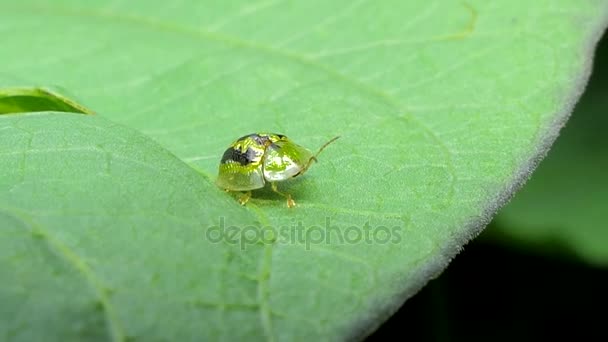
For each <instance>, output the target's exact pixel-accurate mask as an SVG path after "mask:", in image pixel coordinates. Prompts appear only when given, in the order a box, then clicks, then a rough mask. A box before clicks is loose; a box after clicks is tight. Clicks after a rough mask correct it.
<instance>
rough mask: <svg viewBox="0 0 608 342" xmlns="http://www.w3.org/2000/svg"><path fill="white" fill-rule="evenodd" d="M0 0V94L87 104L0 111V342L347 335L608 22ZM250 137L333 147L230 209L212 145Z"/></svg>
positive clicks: (355, 333)
mask: <svg viewBox="0 0 608 342" xmlns="http://www.w3.org/2000/svg"><path fill="white" fill-rule="evenodd" d="M1 6H2V7H1V8H2V10H1V11H0V23H2V24H0V30H2V31H6V32H3V33H4V34H3V38H4V40H3V44H4V45H3V46H4V47H5V49H3V53H2V56H1V57H0V58H1V59H0V62H1V64H0V65H2V66H3V69H2V72H1V73H0V86H1V87H32V86H39V85H44V86H52V85H59V86H61V87H62V89H68V90H69V92H70V93H71V94H74V96H75V98H78V99H79V103H82V104H83V105H85V106H86V107H87V108H92V109H93V110H94V111H95V112H96V113H98V114H99V115H98V116H95V117H91V116H80V115H73V114H60V113H55V114H44V115H43V114H18V115H3V116H0V123H1V126H0V132H2V135H0V139H2V142H1V143H0V148H1V150H0V170H1V171H2V174H3V177H2V178H1V180H0V208H2V213H3V215H2V216H0V219H1V220H2V221H0V223H1V224H2V227H7V228H6V229H4V230H3V231H2V234H3V235H2V237H1V238H0V241H2V242H0V243H1V244H3V246H2V247H3V248H2V251H3V252H2V254H0V264H1V265H2V268H1V269H2V271H1V272H7V274H6V275H4V274H3V275H2V278H1V279H9V281H8V282H5V283H3V285H2V286H1V287H0V296H2V298H1V299H2V303H8V305H3V308H2V309H1V310H2V311H0V314H1V315H2V316H1V317H0V324H2V325H3V326H0V331H2V332H4V334H8V336H6V337H7V339H14V340H30V337H32V339H36V338H38V339H40V338H41V336H43V337H44V339H45V340H61V341H64V340H70V339H82V338H83V337H84V338H90V339H101V340H105V339H113V340H126V339H134V340H144V341H149V340H163V339H164V340H201V339H204V340H209V339H213V340H215V339H225V340H233V339H251V340H300V339H305V338H306V339H310V338H313V339H314V338H317V339H318V338H322V339H328V340H343V339H351V338H354V339H358V338H362V337H363V336H365V335H366V334H368V333H369V332H370V331H372V330H373V329H374V328H375V327H377V326H378V325H379V324H381V323H382V322H383V320H384V319H386V317H387V316H388V315H390V314H391V313H392V312H393V311H394V310H396V309H397V308H398V307H399V306H400V305H401V304H402V303H403V301H404V300H405V299H407V298H408V297H410V296H412V295H413V294H414V293H415V292H416V291H418V289H420V287H422V286H423V285H424V284H425V283H426V282H427V281H428V280H429V279H430V278H431V277H433V276H436V275H437V274H438V273H439V272H441V270H442V269H443V268H444V267H445V266H446V265H447V263H448V262H449V260H450V259H451V258H452V257H454V256H455V255H456V253H457V252H458V251H459V250H460V249H461V248H462V246H463V244H464V243H466V241H468V240H469V239H470V238H471V237H473V236H474V235H476V234H477V233H478V232H479V231H480V230H481V229H482V228H483V226H485V224H486V223H487V222H488V221H489V219H490V218H491V216H492V215H493V213H494V212H495V211H496V210H497V208H498V207H500V206H501V205H502V204H503V203H504V201H505V200H506V199H507V198H508V197H509V196H510V195H511V194H512V193H513V191H514V190H515V189H516V188H517V187H518V185H519V184H520V183H521V182H522V181H523V179H524V178H526V176H527V175H528V174H529V172H530V171H531V170H532V169H533V168H534V166H535V165H536V162H537V161H538V159H539V158H540V156H542V155H543V153H544V151H545V150H546V149H547V148H548V147H549V145H550V144H551V142H552V141H553V139H554V137H555V136H556V134H557V131H558V129H559V127H560V126H561V125H562V124H563V123H564V121H565V120H566V118H567V116H568V114H569V112H570V109H571V107H572V104H573V103H574V101H575V100H576V99H577V97H578V95H579V93H580V91H581V89H582V87H583V86H584V84H585V82H586V79H587V76H588V70H589V68H588V66H589V63H590V59H591V54H592V51H593V48H594V46H595V43H596V41H597V39H598V37H599V35H600V33H601V32H602V31H603V28H604V27H605V25H606V18H607V16H606V13H607V12H608V3H606V1H585V2H581V1H575V0H560V1H555V0H554V1H550V2H549V1H546V2H545V1H538V2H533V3H530V2H528V1H521V0H520V1H506V0H504V1H493V2H491V3H490V2H487V1H470V2H466V3H464V2H459V1H437V2H411V1H409V2H404V1H402V2H395V3H391V4H389V3H386V2H378V1H376V2H374V1H367V2H365V1H331V2H327V1H301V2H285V1H272V0H271V1H263V2H258V3H250V2H245V1H242V2H230V3H226V2H211V1H181V2H161V1H149V0H148V1H123V2H116V1H96V2H90V3H89V2H87V3H85V2H82V1H75V0H58V1H54V2H52V3H50V2H47V1H42V0H40V1H36V0H24V1H20V2H19V3H17V2H13V3H10V4H3V5H1ZM581 23H584V24H585V25H581ZM70 98H72V96H70ZM38 110H39V109H38ZM49 110H50V109H49ZM115 123H116V124H115ZM123 127H129V129H127V128H123ZM136 131H138V132H139V133H136ZM257 131H271V132H272V131H276V132H278V133H284V134H286V135H288V136H289V137H290V138H291V139H293V140H294V141H295V142H296V143H298V144H301V145H304V146H307V147H310V148H311V149H315V148H318V147H319V146H321V145H322V144H323V143H324V142H325V141H327V140H328V139H330V138H331V137H334V136H336V135H340V136H341V138H340V139H339V140H338V141H336V142H335V143H334V144H332V145H330V146H329V147H328V148H327V149H326V150H325V151H324V152H323V154H321V156H320V157H319V161H318V163H316V164H315V165H313V167H312V168H311V169H310V170H309V171H308V172H307V174H306V175H305V176H303V177H298V178H300V179H296V180H293V181H292V182H289V183H286V184H280V189H281V190H282V191H284V192H288V193H290V194H291V195H293V197H294V199H295V201H296V202H297V204H298V205H297V207H296V208H293V209H288V208H286V205H285V201H284V199H283V198H281V197H280V196H277V195H275V194H274V193H272V192H270V191H261V192H254V196H253V198H252V199H251V200H250V202H249V203H248V204H247V206H246V207H245V208H243V207H241V206H239V205H238V203H237V202H236V200H235V198H234V196H232V195H231V194H226V193H224V192H222V191H221V190H220V189H217V188H216V187H215V186H214V185H213V179H214V177H215V173H216V171H217V166H218V162H219V159H220V157H221V155H222V153H223V152H224V150H225V149H226V148H227V147H228V146H229V144H230V143H231V142H232V141H233V140H234V139H236V138H237V137H240V136H242V135H245V134H248V133H252V132H257ZM152 141H155V142H156V143H158V145H157V144H156V143H154V142H152ZM161 146H162V147H161ZM197 171H198V172H197ZM4 175H6V176H4ZM222 226H223V227H224V230H223V232H224V233H225V234H224V239H220V241H218V239H216V238H217V237H218V236H217V234H216V233H219V232H220V231H221V230H218V229H217V228H221V227H222ZM229 227H234V228H231V229H228V228H229ZM232 232H237V233H239V234H241V235H237V236H236V237H237V239H236V240H235V241H233V240H232V239H231V238H229V236H228V233H232ZM300 233H301V235H302V236H298V234H300ZM214 234H215V235H214ZM292 234H293V235H292ZM239 236H240V239H239ZM330 238H331V241H330V240H329V239H330ZM340 239H341V240H342V241H340ZM41 284H44V285H41ZM17 311H18V312H20V314H18V315H15V314H14V313H15V312H17ZM58 317H59V318H58ZM102 321H103V322H104V327H103V328H100V327H99V324H100V322H102ZM83 334H88V335H86V336H85V335H83Z"/></svg>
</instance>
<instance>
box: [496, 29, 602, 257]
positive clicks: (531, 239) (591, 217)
mask: <svg viewBox="0 0 608 342" xmlns="http://www.w3.org/2000/svg"><path fill="white" fill-rule="evenodd" d="M602 47H603V49H602V50H601V52H602V53H601V54H598V56H597V57H598V59H597V63H596V66H597V68H596V69H595V71H594V74H593V76H592V78H591V81H590V82H589V86H588V88H587V90H586V92H585V94H584V95H583V97H582V99H581V101H580V103H579V104H578V105H577V107H576V110H575V112H574V114H573V117H572V119H571V120H570V121H569V122H568V125H567V126H566V127H565V128H564V129H563V132H562V133H561V135H560V137H559V139H558V140H557V142H556V143H555V146H554V147H553V149H552V150H551V153H549V155H548V156H547V158H546V159H545V160H544V161H543V163H542V164H541V165H540V167H539V168H538V170H537V171H536V172H535V173H534V175H533V176H532V179H531V180H530V182H529V183H528V184H527V185H526V187H524V188H523V189H522V191H521V192H519V193H518V194H517V196H516V197H515V199H514V200H513V202H511V203H510V204H509V205H508V206H507V207H505V208H504V210H502V211H501V214H500V215H499V216H498V217H497V219H496V225H495V226H494V227H493V229H491V230H489V231H488V233H489V234H488V235H487V236H488V237H490V238H493V239H494V240H497V239H501V240H504V242H507V241H508V242H511V241H516V242H519V243H521V244H523V245H525V246H528V247H530V248H534V249H536V250H540V251H543V252H546V251H547V250H549V251H552V252H556V253H559V254H563V253H565V254H568V255H570V256H575V257H576V258H579V259H581V260H584V261H586V262H589V263H591V264H594V265H597V266H603V267H606V266H608V248H606V246H608V226H607V225H606V218H605V216H604V215H605V213H606V207H607V206H608V178H607V177H606V170H608V136H607V135H606V127H608V117H607V116H606V109H607V108H608V98H606V94H607V93H608V67H607V66H608V44H606V41H604V42H603V44H602Z"/></svg>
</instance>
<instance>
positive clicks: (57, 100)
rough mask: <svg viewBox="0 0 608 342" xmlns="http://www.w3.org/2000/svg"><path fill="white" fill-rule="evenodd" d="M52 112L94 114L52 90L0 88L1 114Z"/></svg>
mask: <svg viewBox="0 0 608 342" xmlns="http://www.w3.org/2000/svg"><path fill="white" fill-rule="evenodd" d="M50 111H54V112H71V113H81V114H94V113H93V111H92V110H90V109H88V108H86V107H85V106H83V105H81V104H79V103H78V102H76V101H74V100H72V99H70V98H68V97H66V96H64V95H62V94H60V93H59V92H57V91H55V90H52V89H50V88H46V87H45V88H0V114H16V113H27V112H50Z"/></svg>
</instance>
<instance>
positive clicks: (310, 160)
mask: <svg viewBox="0 0 608 342" xmlns="http://www.w3.org/2000/svg"><path fill="white" fill-rule="evenodd" d="M339 137H340V136H337V137H334V138H332V139H331V140H329V141H328V142H326V143H325V144H323V146H321V148H319V150H318V151H317V153H315V155H314V156H312V157H310V159H309V160H308V163H307V164H306V166H305V167H304V168H303V169H302V171H300V172H298V175H301V174H303V173H304V172H306V170H308V168H309V167H310V165H312V162H313V161H314V162H316V161H317V157H318V156H319V154H321V152H322V151H323V150H324V149H325V148H326V147H327V146H328V145H329V144H331V143H333V142H334V141H336V140H338V138H339Z"/></svg>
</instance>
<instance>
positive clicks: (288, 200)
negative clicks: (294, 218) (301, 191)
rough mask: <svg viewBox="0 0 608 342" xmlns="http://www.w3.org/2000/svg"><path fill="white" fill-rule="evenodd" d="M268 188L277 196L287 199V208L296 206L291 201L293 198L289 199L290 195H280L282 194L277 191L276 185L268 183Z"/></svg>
mask: <svg viewBox="0 0 608 342" xmlns="http://www.w3.org/2000/svg"><path fill="white" fill-rule="evenodd" d="M270 187H271V188H272V191H274V192H276V193H277V194H279V195H281V196H283V197H285V198H287V207H289V208H293V207H295V206H296V202H295V201H294V200H293V198H291V195H290V194H286V193H282V192H280V191H279V189H277V183H275V182H271V183H270Z"/></svg>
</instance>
